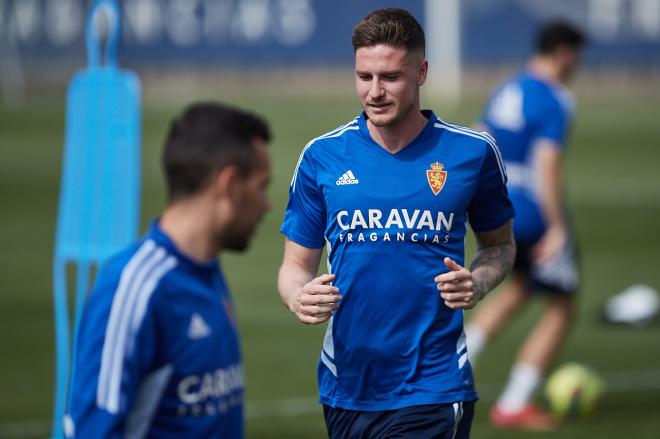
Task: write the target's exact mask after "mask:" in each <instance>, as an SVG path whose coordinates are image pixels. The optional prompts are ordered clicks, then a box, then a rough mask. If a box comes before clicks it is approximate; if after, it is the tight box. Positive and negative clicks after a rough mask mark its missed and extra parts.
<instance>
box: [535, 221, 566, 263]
mask: <svg viewBox="0 0 660 439" xmlns="http://www.w3.org/2000/svg"><path fill="white" fill-rule="evenodd" d="M567 238H568V234H567V233H566V228H565V227H562V226H550V227H549V228H548V229H547V230H546V231H545V233H544V234H543V236H541V239H539V241H538V242H537V243H536V245H534V247H533V248H532V259H533V260H534V262H535V263H537V264H544V263H546V262H549V261H551V260H552V259H553V258H555V257H556V256H558V255H559V254H560V252H561V250H562V248H564V245H565V244H566V239H567Z"/></svg>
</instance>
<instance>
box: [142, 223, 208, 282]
mask: <svg viewBox="0 0 660 439" xmlns="http://www.w3.org/2000/svg"><path fill="white" fill-rule="evenodd" d="M159 221H160V218H156V219H154V220H152V221H151V223H150V225H149V233H148V234H147V238H149V239H152V240H154V241H155V242H156V243H157V244H158V245H161V246H163V247H165V249H166V250H167V252H168V253H170V254H172V255H174V256H175V257H176V258H177V260H178V261H179V262H181V263H183V264H184V265H186V266H188V267H190V268H192V269H194V270H201V271H204V272H213V271H215V270H217V269H218V260H217V259H215V258H213V259H209V260H208V261H206V262H201V263H200V262H197V261H195V260H193V259H192V258H190V257H188V256H187V255H186V254H184V253H182V252H181V251H180V250H179V249H178V248H177V246H176V245H175V244H174V241H172V239H171V238H170V237H169V236H168V235H167V234H166V233H165V232H164V231H163V229H161V228H160V225H159Z"/></svg>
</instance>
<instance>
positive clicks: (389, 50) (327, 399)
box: [279, 9, 515, 438]
mask: <svg viewBox="0 0 660 439" xmlns="http://www.w3.org/2000/svg"><path fill="white" fill-rule="evenodd" d="M352 41H353V48H354V51H355V83H356V88H357V94H358V97H359V99H360V103H361V105H362V107H363V109H364V111H363V112H362V114H360V115H359V116H358V117H356V118H355V119H353V120H351V121H349V122H348V123H346V124H344V125H341V126H340V127H338V128H337V129H335V130H332V131H330V132H328V133H326V134H324V135H322V136H320V137H317V138H316V139H314V140H312V141H310V142H309V143H308V144H307V145H306V146H305V147H304V149H303V151H302V153H301V155H300V159H299V160H298V164H297V165H296V168H295V171H294V174H293V179H292V181H291V186H290V189H289V203H288V206H287V208H286V212H285V217H284V222H283V225H282V228H281V231H282V233H283V234H284V235H285V236H286V240H285V254H284V259H283V263H282V267H281V269H280V274H279V291H280V295H281V298H282V301H283V303H284V304H285V305H286V307H287V308H288V309H289V310H290V311H291V312H292V313H293V314H294V315H295V316H296V317H297V318H298V319H299V320H300V321H301V322H303V323H307V324H318V323H322V322H326V321H327V322H328V325H327V328H326V334H325V338H324V340H323V345H322V349H321V352H320V358H319V363H318V382H319V390H320V402H321V403H322V404H323V409H324V415H325V421H326V425H327V429H328V434H329V436H330V437H331V438H384V437H411V438H420V437H429V438H430V437H434V438H467V437H468V436H469V432H470V426H471V422H472V417H473V415H474V402H475V400H476V399H477V393H476V391H475V387H474V382H473V376H472V370H471V367H470V364H469V362H468V361H467V352H466V343H465V334H464V332H463V310H465V309H469V308H471V307H473V306H474V305H475V304H476V303H477V302H478V301H479V300H480V299H481V298H483V296H484V295H486V293H487V292H488V291H490V290H491V289H492V288H493V287H494V286H495V285H497V284H498V283H499V282H500V281H501V280H502V279H503V278H504V277H505V276H506V274H507V273H508V271H509V269H510V268H511V266H512V264H513V259H514V253H515V247H514V243H513V234H512V226H511V218H512V217H513V209H512V206H511V203H510V201H509V199H508V196H507V190H506V184H505V182H506V176H505V173H504V166H503V164H502V162H501V158H500V153H499V151H498V149H497V147H496V146H495V143H494V142H493V140H492V138H491V137H490V136H489V135H487V134H483V133H479V132H476V131H473V130H470V129H467V128H464V127H460V126H457V125H453V124H450V123H448V122H445V121H443V120H442V119H440V118H439V117H437V116H436V115H435V114H434V113H433V112H432V111H430V110H421V109H420V87H421V86H422V85H423V84H424V82H425V80H426V74H427V69H428V62H427V61H426V59H425V57H424V46H425V41H424V31H423V30H422V28H421V26H420V25H419V23H418V22H417V20H415V18H414V17H413V16H412V15H411V14H410V13H408V12H407V11H405V10H402V9H380V10H376V11H374V12H372V13H370V14H369V15H367V16H366V17H365V18H364V19H363V20H362V21H360V22H359V23H358V24H357V26H356V27H355V28H354V30H353V36H352ZM468 224H469V225H470V226H471V227H472V229H473V230H474V231H475V232H476V236H477V239H478V243H479V248H478V252H477V254H476V256H475V259H474V261H472V264H471V265H470V267H469V268H467V267H465V266H464V238H465V234H466V228H467V225H468ZM324 246H325V247H326V248H327V251H328V268H329V272H328V273H327V274H323V275H321V276H317V269H318V266H319V262H320V258H321V253H322V249H323V247H324Z"/></svg>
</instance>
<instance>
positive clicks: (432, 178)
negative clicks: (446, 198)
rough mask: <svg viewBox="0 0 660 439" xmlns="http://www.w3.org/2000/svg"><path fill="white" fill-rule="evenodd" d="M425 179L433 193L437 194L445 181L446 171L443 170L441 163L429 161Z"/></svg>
mask: <svg viewBox="0 0 660 439" xmlns="http://www.w3.org/2000/svg"><path fill="white" fill-rule="evenodd" d="M426 179H427V180H428V181H429V186H431V190H432V191H433V194H434V195H438V194H439V193H440V191H441V190H442V187H443V186H444V185H445V181H447V171H443V166H442V163H439V162H435V163H431V169H427V171H426Z"/></svg>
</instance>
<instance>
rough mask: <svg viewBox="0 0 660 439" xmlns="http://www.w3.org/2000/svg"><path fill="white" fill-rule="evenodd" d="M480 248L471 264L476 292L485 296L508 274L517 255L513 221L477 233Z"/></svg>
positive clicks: (481, 296) (480, 295) (480, 296)
mask: <svg viewBox="0 0 660 439" xmlns="http://www.w3.org/2000/svg"><path fill="white" fill-rule="evenodd" d="M477 241H478V245H479V247H478V250H477V254H476V255H475V258H474V261H472V265H471V266H470V271H471V272H472V282H473V284H474V292H475V293H476V294H477V295H478V296H479V297H478V298H479V300H480V299H481V298H483V297H484V296H485V295H486V294H487V293H488V292H489V291H490V290H492V289H493V288H495V287H496V286H497V285H499V283H500V282H502V280H504V278H505V277H506V276H507V274H508V273H509V271H511V267H513V260H514V258H515V255H516V245H515V242H514V240H513V232H512V228H511V221H509V222H507V223H506V224H505V225H504V226H502V227H500V228H499V229H497V230H493V231H489V232H483V233H478V234H477Z"/></svg>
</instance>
